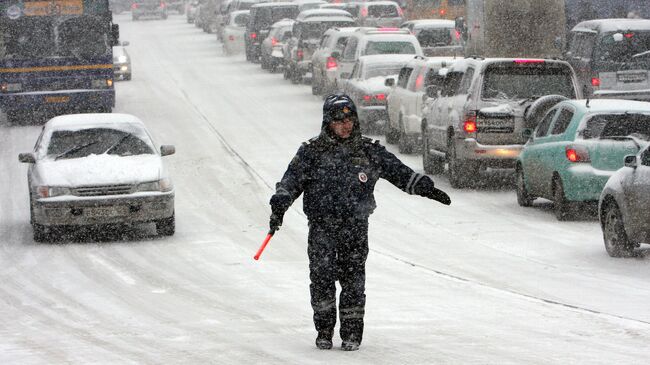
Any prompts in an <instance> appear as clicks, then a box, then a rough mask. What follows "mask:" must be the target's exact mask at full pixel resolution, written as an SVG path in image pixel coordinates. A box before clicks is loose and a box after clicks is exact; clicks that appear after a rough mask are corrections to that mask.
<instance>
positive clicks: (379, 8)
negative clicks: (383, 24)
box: [368, 5, 399, 18]
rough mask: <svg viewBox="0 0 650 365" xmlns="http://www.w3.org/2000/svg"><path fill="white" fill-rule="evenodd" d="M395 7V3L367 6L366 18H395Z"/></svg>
mask: <svg viewBox="0 0 650 365" xmlns="http://www.w3.org/2000/svg"><path fill="white" fill-rule="evenodd" d="M398 16H399V14H398V13H397V7H396V6H395V5H370V6H368V18H396V17H398Z"/></svg>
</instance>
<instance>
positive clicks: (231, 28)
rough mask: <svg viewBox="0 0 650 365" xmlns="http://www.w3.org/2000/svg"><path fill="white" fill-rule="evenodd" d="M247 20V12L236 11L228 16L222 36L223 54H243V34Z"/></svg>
mask: <svg viewBox="0 0 650 365" xmlns="http://www.w3.org/2000/svg"><path fill="white" fill-rule="evenodd" d="M249 18H250V11H248V10H237V11H233V12H232V13H230V14H228V18H227V19H226V23H225V25H224V27H223V34H222V41H223V51H224V53H225V54H236V53H244V33H245V32H246V24H248V19H249Z"/></svg>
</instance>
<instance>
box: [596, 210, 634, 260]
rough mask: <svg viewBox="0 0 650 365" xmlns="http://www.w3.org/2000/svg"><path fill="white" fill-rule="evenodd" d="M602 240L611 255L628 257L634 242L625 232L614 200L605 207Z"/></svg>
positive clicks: (630, 254)
mask: <svg viewBox="0 0 650 365" xmlns="http://www.w3.org/2000/svg"><path fill="white" fill-rule="evenodd" d="M603 240H604V242H605V250H607V254H608V255H609V256H611V257H630V256H632V253H633V250H634V244H632V242H630V240H629V239H628V237H627V233H625V225H624V223H623V217H622V215H621V210H620V209H619V208H618V205H617V204H616V203H615V202H610V203H608V204H607V206H606V207H605V212H604V219H603Z"/></svg>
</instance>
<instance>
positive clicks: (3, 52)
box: [0, 16, 111, 59]
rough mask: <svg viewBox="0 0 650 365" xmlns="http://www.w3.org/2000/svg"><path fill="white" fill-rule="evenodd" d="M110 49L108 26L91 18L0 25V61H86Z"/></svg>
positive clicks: (35, 19) (36, 19) (29, 19)
mask: <svg viewBox="0 0 650 365" xmlns="http://www.w3.org/2000/svg"><path fill="white" fill-rule="evenodd" d="M110 49H111V48H110V46H109V41H108V23H107V22H105V21H102V20H100V18H96V17H92V16H83V17H72V18H67V19H54V18H50V17H24V18H21V19H19V20H15V21H14V20H6V19H3V22H2V23H0V59H30V58H48V57H75V58H78V59H89V58H92V57H97V56H103V55H106V54H108V53H109V52H110Z"/></svg>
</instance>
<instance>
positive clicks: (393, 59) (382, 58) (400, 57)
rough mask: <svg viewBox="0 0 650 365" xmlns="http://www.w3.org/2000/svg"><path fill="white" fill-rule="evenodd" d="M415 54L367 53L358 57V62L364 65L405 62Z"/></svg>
mask: <svg viewBox="0 0 650 365" xmlns="http://www.w3.org/2000/svg"><path fill="white" fill-rule="evenodd" d="M413 57H415V55H412V54H381V55H369V56H361V57H359V62H363V63H365V64H366V65H371V64H378V63H406V62H408V61H410V60H412V59H413Z"/></svg>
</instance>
